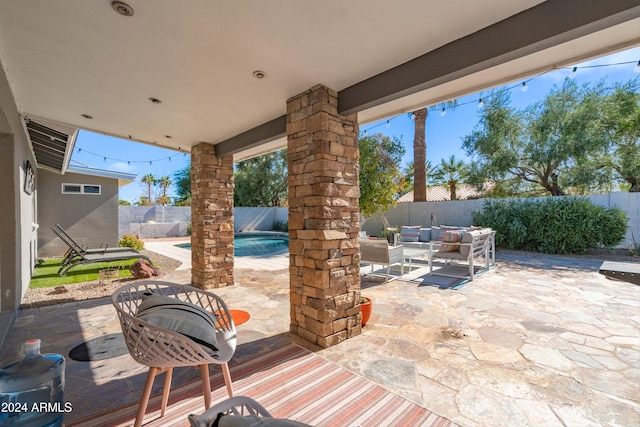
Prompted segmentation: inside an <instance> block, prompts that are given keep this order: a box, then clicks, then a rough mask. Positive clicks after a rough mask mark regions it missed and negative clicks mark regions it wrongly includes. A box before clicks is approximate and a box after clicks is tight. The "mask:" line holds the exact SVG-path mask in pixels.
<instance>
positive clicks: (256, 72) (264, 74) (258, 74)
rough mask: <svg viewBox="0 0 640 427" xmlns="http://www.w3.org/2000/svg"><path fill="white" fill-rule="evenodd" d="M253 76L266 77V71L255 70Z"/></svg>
mask: <svg viewBox="0 0 640 427" xmlns="http://www.w3.org/2000/svg"><path fill="white" fill-rule="evenodd" d="M253 77H255V78H256V79H258V80H262V79H266V78H267V73H265V72H264V71H260V70H256V71H254V72H253Z"/></svg>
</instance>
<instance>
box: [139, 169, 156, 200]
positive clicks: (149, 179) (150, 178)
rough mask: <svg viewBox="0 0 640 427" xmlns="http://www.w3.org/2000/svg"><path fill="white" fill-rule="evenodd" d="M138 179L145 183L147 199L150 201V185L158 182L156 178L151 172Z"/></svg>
mask: <svg viewBox="0 0 640 427" xmlns="http://www.w3.org/2000/svg"><path fill="white" fill-rule="evenodd" d="M140 181H142V183H144V184H147V200H148V201H149V203H151V186H153V185H156V184H157V183H158V179H157V178H156V177H155V176H153V174H152V173H148V174H146V175H145V176H143V177H142V178H141V179H140Z"/></svg>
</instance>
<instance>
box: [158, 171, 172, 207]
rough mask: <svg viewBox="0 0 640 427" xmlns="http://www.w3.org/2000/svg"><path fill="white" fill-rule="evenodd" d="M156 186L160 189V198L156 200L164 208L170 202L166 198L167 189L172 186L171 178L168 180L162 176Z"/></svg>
mask: <svg viewBox="0 0 640 427" xmlns="http://www.w3.org/2000/svg"><path fill="white" fill-rule="evenodd" d="M158 184H160V187H162V197H160V198H158V200H157V201H158V202H159V203H160V204H161V205H162V206H164V205H166V204H167V203H169V202H170V201H171V199H170V198H168V197H167V188H168V187H169V186H170V185H171V184H173V181H171V178H169V177H168V176H163V177H162V178H160V180H159V181H158Z"/></svg>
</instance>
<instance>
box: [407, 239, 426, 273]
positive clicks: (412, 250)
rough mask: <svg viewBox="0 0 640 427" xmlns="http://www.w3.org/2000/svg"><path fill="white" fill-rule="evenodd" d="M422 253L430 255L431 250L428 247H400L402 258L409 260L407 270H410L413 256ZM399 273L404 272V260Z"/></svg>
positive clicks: (415, 256) (421, 254)
mask: <svg viewBox="0 0 640 427" xmlns="http://www.w3.org/2000/svg"><path fill="white" fill-rule="evenodd" d="M424 255H429V256H431V251H430V250H429V249H428V248H408V247H406V246H403V247H402V258H403V259H405V260H409V272H411V260H412V259H413V258H419V257H421V256H424ZM401 273H402V274H404V262H403V263H402V267H401Z"/></svg>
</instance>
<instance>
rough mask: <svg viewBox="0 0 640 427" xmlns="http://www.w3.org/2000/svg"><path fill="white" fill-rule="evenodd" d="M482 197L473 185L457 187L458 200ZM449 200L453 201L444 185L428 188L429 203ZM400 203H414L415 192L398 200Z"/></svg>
mask: <svg viewBox="0 0 640 427" xmlns="http://www.w3.org/2000/svg"><path fill="white" fill-rule="evenodd" d="M481 195H482V193H481V192H479V191H478V190H476V188H475V187H473V186H471V185H467V184H460V185H458V186H457V187H456V196H457V197H458V200H465V199H473V198H477V197H480V196H481ZM448 200H451V194H450V193H449V188H448V187H445V186H443V185H436V186H433V187H427V202H446V201H448ZM398 202H399V203H403V202H413V191H409V192H408V193H405V194H403V195H402V196H401V197H400V198H399V199H398Z"/></svg>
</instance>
